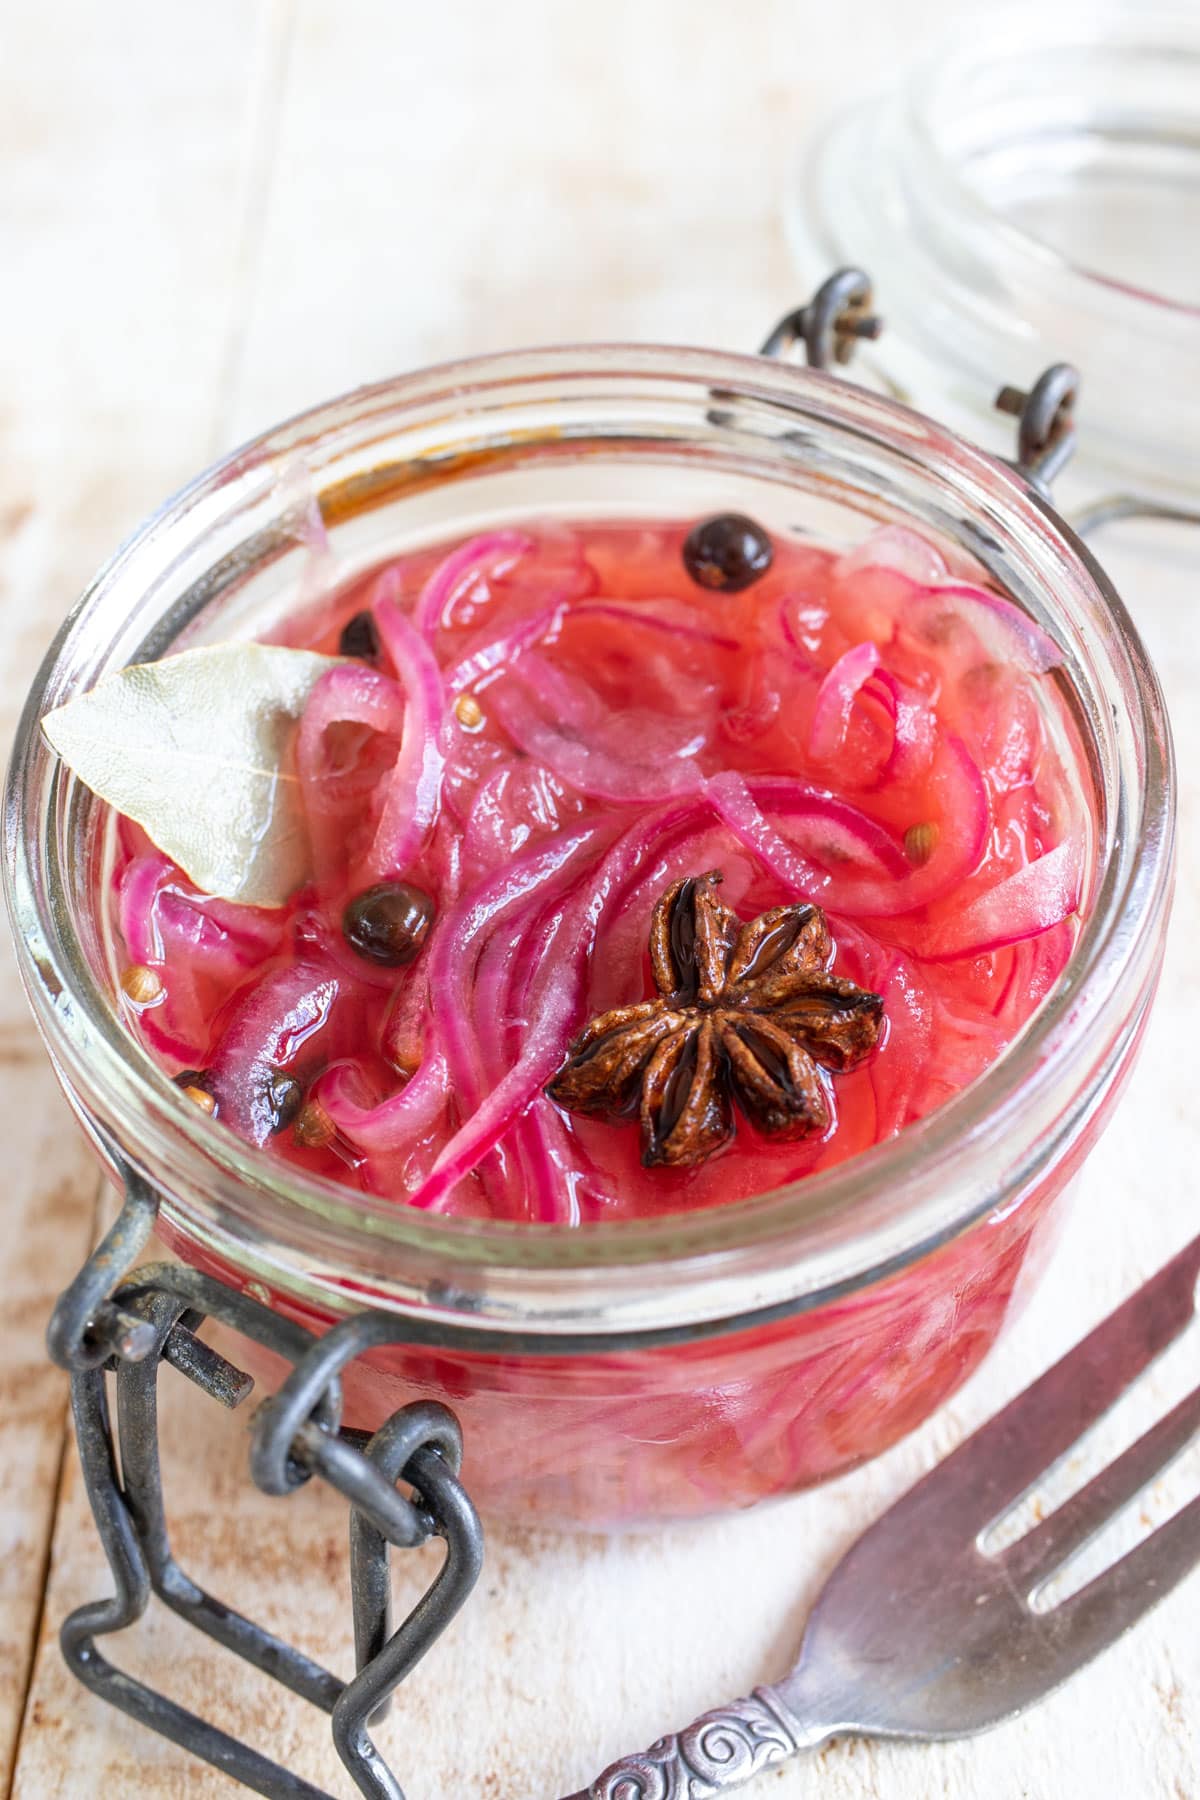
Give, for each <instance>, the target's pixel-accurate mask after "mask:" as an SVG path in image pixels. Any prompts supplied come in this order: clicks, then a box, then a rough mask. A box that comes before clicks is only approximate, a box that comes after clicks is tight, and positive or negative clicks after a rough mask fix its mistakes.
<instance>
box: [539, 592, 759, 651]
mask: <svg viewBox="0 0 1200 1800" xmlns="http://www.w3.org/2000/svg"><path fill="white" fill-rule="evenodd" d="M650 607H653V608H654V609H655V610H654V611H653V612H651V611H650V610H649V608H650ZM573 617H575V618H577V619H589V618H591V619H613V620H615V621H616V622H617V623H618V624H621V625H638V626H641V627H642V628H643V629H644V630H646V631H658V632H662V633H663V634H664V635H665V636H667V637H673V638H681V639H684V640H690V641H691V642H693V643H697V644H708V645H710V646H711V647H712V648H713V649H716V650H736V649H737V647H738V641H737V639H736V638H732V637H727V636H725V635H724V634H723V633H721V632H719V631H713V630H712V628H711V627H710V626H707V625H701V624H698V623H697V622H696V619H695V615H694V612H693V609H692V608H690V607H688V606H687V605H686V604H682V603H680V602H679V601H671V600H668V599H663V600H607V599H604V600H585V601H583V603H582V604H581V605H579V606H577V607H575V608H574V611H573Z"/></svg>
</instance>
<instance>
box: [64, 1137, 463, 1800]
mask: <svg viewBox="0 0 1200 1800" xmlns="http://www.w3.org/2000/svg"><path fill="white" fill-rule="evenodd" d="M157 1206H158V1196H157V1195H156V1194H155V1192H154V1190H153V1189H152V1188H151V1187H150V1186H149V1184H148V1183H146V1182H145V1181H144V1180H142V1179H141V1178H140V1177H139V1176H136V1175H135V1174H134V1173H133V1172H132V1171H128V1172H127V1189H126V1200H125V1205H124V1207H123V1208H122V1211H121V1214H120V1216H119V1218H118V1219H117V1221H116V1224H115V1225H114V1226H113V1228H112V1230H111V1231H110V1232H109V1233H108V1235H107V1236H106V1237H105V1239H104V1241H103V1243H102V1244H101V1245H100V1247H99V1248H98V1250H96V1251H95V1252H94V1253H93V1255H92V1256H91V1257H90V1258H89V1259H88V1262H87V1263H86V1264H85V1266H84V1268H83V1269H82V1270H81V1271H80V1273H79V1275H78V1276H77V1277H76V1279H75V1280H74V1281H73V1282H72V1283H71V1285H70V1287H69V1288H68V1289H67V1290H66V1292H65V1293H64V1294H63V1296H62V1298H61V1299H60V1301H59V1304H58V1306H57V1307H56V1309H55V1314H54V1318H53V1320H52V1322H51V1325H50V1329H49V1332H48V1340H49V1345H50V1352H51V1355H52V1356H53V1357H54V1359H55V1360H56V1361H57V1362H59V1363H61V1364H62V1365H63V1366H64V1367H65V1368H67V1369H69V1370H70V1372H71V1399H72V1408H73V1412H74V1419H75V1432H76V1438H77V1441H78V1445H79V1455H80V1461H81V1463H82V1467H83V1475H84V1481H85V1484H86V1487H87V1493H88V1499H89V1501H90V1503H91V1508H92V1515H93V1517H94V1519H95V1521H96V1528H97V1530H98V1532H99V1535H100V1539H101V1542H102V1544H103V1546H104V1551H105V1554H106V1556H107V1558H108V1563H109V1567H110V1569H111V1571H112V1575H113V1580H114V1583H115V1589H116V1591H115V1593H114V1594H113V1596H112V1597H111V1598H110V1599H106V1600H98V1601H93V1602H91V1603H89V1604H88V1605H85V1606H81V1607H79V1608H77V1610H76V1611H75V1612H73V1613H72V1614H71V1615H70V1617H69V1618H68V1619H67V1620H66V1621H65V1623H64V1624H63V1627H62V1633H61V1641H62V1648H63V1654H64V1656H65V1657H66V1660H67V1662H68V1664H69V1666H70V1667H71V1669H72V1670H73V1672H74V1673H75V1674H76V1675H77V1676H78V1677H79V1679H80V1680H81V1681H82V1682H84V1683H85V1685H86V1686H87V1687H89V1688H90V1689H91V1690H92V1692H93V1693H95V1694H98V1695H99V1696H100V1697H101V1698H102V1699H104V1700H106V1701H108V1702H109V1703H110V1704H111V1705H113V1706H117V1707H119V1708H120V1709H121V1711H122V1712H125V1713H128V1714H129V1715H130V1716H131V1717H132V1718H134V1719H136V1720H138V1721H139V1722H140V1723H141V1724H143V1725H145V1726H148V1727H149V1728H150V1729H151V1730H152V1731H156V1732H158V1733H160V1734H161V1735H162V1736H164V1737H167V1738H170V1739H171V1740H172V1741H173V1742H174V1743H176V1744H179V1745H180V1746H181V1747H182V1748H183V1749H185V1750H188V1751H191V1752H192V1753H193V1754H194V1755H196V1756H199V1757H202V1758H203V1759H204V1760H205V1761H206V1762H208V1763H211V1764H212V1765H213V1766H214V1767H216V1768H219V1769H221V1770H222V1771H223V1773H225V1774H227V1775H230V1776H232V1777H233V1778H234V1779H235V1780H237V1781H240V1782H242V1783H243V1784H244V1785H245V1786H246V1787H248V1788H251V1789H253V1790H254V1791H255V1792H256V1793H259V1794H265V1795H269V1796H273V1797H279V1800H282V1797H283V1796H287V1797H288V1800H329V1797H328V1796H327V1795H325V1794H324V1793H323V1791H322V1790H321V1789H318V1788H316V1787H314V1786H313V1785H312V1784H311V1783H310V1782H307V1781H305V1780H303V1779H302V1778H301V1777H299V1776H297V1775H293V1774H291V1773H289V1771H288V1770H286V1769H284V1768H283V1767H281V1766H280V1765H279V1764H278V1763H276V1762H273V1761H272V1760H271V1759H270V1758H268V1757H266V1756H264V1755H262V1754H261V1753H260V1752H258V1751H256V1750H253V1749H251V1748H250V1747H249V1746H248V1745H246V1744H243V1743H241V1742H240V1741H238V1740H237V1739H235V1738H233V1737H231V1736H230V1735H229V1734H228V1733H226V1732H224V1731H222V1730H221V1729H220V1728H219V1727H217V1726H216V1725H212V1724H209V1723H208V1722H207V1721H206V1720H204V1719H201V1718H199V1717H198V1716H197V1715H196V1714H195V1713H192V1712H189V1711H188V1710H187V1709H186V1708H185V1707H183V1706H180V1705H179V1704H178V1703H177V1702H175V1701H173V1700H170V1699H168V1698H167V1697H166V1696H165V1695H163V1694H161V1693H159V1692H158V1691H157V1690H156V1689H154V1688H151V1687H149V1686H148V1685H147V1684H146V1683H144V1682H142V1681H138V1680H135V1679H134V1678H133V1677H132V1676H129V1675H126V1674H125V1673H124V1672H123V1671H121V1670H120V1669H118V1668H116V1667H115V1665H114V1664H112V1663H111V1662H109V1661H108V1660H107V1658H105V1657H104V1656H103V1655H102V1654H101V1652H100V1650H99V1649H98V1648H97V1640H98V1639H100V1638H103V1637H106V1636H108V1635H110V1634H111V1633H113V1632H118V1631H122V1630H124V1629H125V1627H127V1626H129V1625H132V1624H134V1623H135V1621H136V1620H138V1619H139V1618H140V1617H141V1616H142V1614H143V1613H144V1612H145V1610H146V1607H147V1606H148V1604H149V1601H150V1596H151V1595H152V1594H157V1595H158V1596H159V1598H160V1599H161V1600H162V1601H163V1602H164V1603H165V1604H166V1605H167V1606H169V1607H170V1608H171V1610H172V1611H173V1612H175V1613H177V1614H178V1615H179V1616H180V1617H181V1618H183V1619H186V1620H187V1621H188V1623H189V1624H191V1625H193V1626H195V1628H196V1629H197V1630H199V1631H202V1632H204V1633H205V1634H206V1635H207V1636H208V1637H211V1638H213V1639H214V1640H215V1641H216V1642H217V1643H220V1644H222V1645H224V1646H225V1648H226V1649H229V1650H232V1651H233V1652H234V1653H235V1655H237V1656H240V1657H242V1658H243V1659H244V1660H245V1661H246V1662H249V1663H252V1664H253V1665H254V1667H255V1668H257V1669H260V1670H261V1671H262V1672H263V1673H264V1674H267V1675H270V1676H272V1677H273V1678H274V1679H275V1680H277V1681H280V1682H282V1683H283V1685H284V1686H285V1687H288V1688H290V1689H291V1690H292V1691H293V1692H294V1693H297V1694H299V1695H301V1696H302V1697H303V1698H304V1699H306V1700H309V1701H311V1702H312V1704H313V1705H314V1706H316V1707H319V1708H320V1709H321V1710H322V1711H323V1712H326V1713H328V1714H330V1715H331V1722H332V1732H333V1739H334V1743H335V1745H336V1747H337V1751H338V1754H339V1756H340V1757H341V1759H342V1762H343V1763H344V1765H345V1767H346V1768H347V1769H348V1770H349V1772H350V1774H351V1776H352V1777H353V1779H354V1782H355V1783H356V1785H357V1787H358V1789H359V1792H360V1793H362V1794H364V1795H366V1796H367V1797H368V1800H404V1794H403V1790H402V1788H401V1787H400V1784H399V1782H398V1781H397V1780H396V1778H395V1776H394V1775H393V1774H392V1773H391V1771H390V1770H389V1769H388V1768H387V1766H386V1764H385V1763H384V1762H383V1759H382V1758H381V1757H380V1755H379V1752H378V1751H377V1750H376V1748H375V1745H374V1743H373V1742H372V1740H371V1736H370V1732H369V1729H368V1727H369V1726H370V1725H371V1724H372V1723H373V1722H374V1721H375V1720H377V1719H379V1718H381V1717H382V1716H383V1713H384V1712H385V1711H386V1708H387V1703H388V1700H389V1697H390V1695H391V1694H392V1692H393V1691H394V1689H395V1688H396V1687H397V1686H398V1685H399V1683H400V1682H401V1681H402V1680H403V1679H404V1677H405V1676H406V1675H407V1674H408V1673H409V1672H410V1671H411V1670H412V1669H413V1668H414V1667H415V1666H416V1664H417V1663H418V1662H419V1661H420V1659H421V1657H422V1656H424V1654H425V1652H426V1651H427V1650H428V1649H429V1647H430V1646H431V1644H432V1643H433V1642H434V1641H435V1640H436V1638H437V1637H438V1636H439V1635H440V1634H441V1633H442V1632H443V1631H444V1630H445V1628H446V1626H447V1625H448V1624H449V1623H450V1621H451V1619H453V1617H454V1616H455V1614H456V1613H457V1612H458V1610H459V1608H460V1607H461V1606H462V1604H463V1602H464V1601H465V1600H466V1598H467V1596H468V1595H469V1594H470V1592H471V1589H472V1588H473V1586H474V1585H475V1582H476V1580H477V1578H478V1575H479V1571H480V1568H481V1565H482V1558H483V1534H482V1531H481V1528H480V1524H479V1520H478V1517H477V1515H476V1513H475V1509H474V1507H473V1506H472V1505H471V1502H470V1500H469V1498H468V1497H467V1494H466V1492H465V1491H464V1489H463V1487H462V1485H461V1483H460V1481H459V1479H458V1473H459V1469H460V1466H461V1461H462V1434H461V1432H460V1429H459V1425H458V1421H457V1419H456V1418H455V1417H454V1414H453V1413H452V1412H450V1411H449V1410H448V1409H447V1408H446V1407H444V1406H441V1405H439V1404H437V1403H436V1402H433V1401H421V1402H418V1403H416V1404H414V1405H411V1406H406V1407H403V1408H401V1410H400V1411H398V1412H396V1413H394V1414H393V1415H392V1417H391V1418H390V1419H388V1421H387V1422H386V1424H384V1425H383V1426H382V1427H381V1428H380V1429H379V1430H378V1431H377V1432H375V1434H374V1435H373V1436H371V1437H367V1436H366V1434H364V1433H359V1432H352V1431H349V1430H343V1429H340V1421H341V1409H342V1397H341V1380H340V1376H341V1372H342V1370H343V1369H344V1368H345V1367H346V1366H347V1365H348V1364H349V1363H350V1362H352V1361H353V1360H354V1358H355V1357H356V1356H358V1355H359V1354H360V1353H361V1351H362V1350H363V1349H365V1348H367V1347H368V1346H369V1345H370V1344H372V1343H378V1342H381V1341H392V1342H396V1341H402V1340H403V1337H404V1325H403V1321H401V1320H397V1319H395V1318H392V1317H388V1316H385V1315H383V1314H380V1313H372V1312H364V1313H359V1314H355V1315H354V1316H353V1317H351V1318H348V1319H345V1320H343V1321H342V1322H341V1323H340V1324H339V1325H337V1326H335V1327H334V1328H333V1330H332V1331H330V1332H328V1333H327V1334H326V1335H325V1336H324V1337H323V1338H321V1339H317V1338H315V1337H314V1336H313V1334H312V1333H311V1332H309V1331H306V1330H305V1329H304V1328H303V1327H302V1326H300V1325H297V1324H294V1323H293V1322H292V1321H291V1320H288V1319H285V1318H283V1317H282V1316H281V1315H280V1314H278V1313H276V1312H273V1311H272V1310H271V1309H270V1307H268V1306H264V1305H262V1304H261V1303H260V1302H259V1301H257V1300H255V1299H254V1298H252V1297H251V1296H249V1295H246V1294H239V1293H235V1292H234V1291H233V1290H232V1289H230V1288H227V1287H225V1286H224V1285H223V1284H222V1283H221V1282H219V1281H216V1280H215V1279H213V1278H212V1277H211V1276H207V1275H204V1274H201V1273H200V1272H199V1271H197V1270H195V1269H188V1268H182V1267H178V1266H176V1265H173V1264H165V1263H159V1264H152V1265H150V1266H148V1267H144V1268H140V1269H138V1270H137V1271H136V1273H134V1274H132V1275H130V1274H129V1270H130V1267H131V1265H132V1264H133V1262H134V1261H135V1260H136V1258H137V1256H138V1254H139V1252H140V1251H141V1249H142V1248H143V1247H144V1245H145V1243H146V1241H147V1240H148V1238H149V1235H150V1231H151V1228H152V1226H153V1224H154V1219H155V1215H156V1212H157ZM122 1277H124V1279H122ZM205 1319H215V1320H219V1321H220V1322H222V1323H224V1324H226V1325H229V1326H232V1327H233V1329H234V1330H236V1331H238V1332H240V1333H242V1334H243V1335H244V1336H246V1337H249V1338H251V1339H253V1340H254V1341H255V1342H257V1343H259V1344H262V1345H264V1346H265V1347H266V1348H267V1349H269V1350H271V1351H273V1352H274V1353H275V1354H276V1355H278V1356H281V1357H283V1358H285V1359H286V1360H287V1361H288V1362H290V1363H292V1364H293V1368H292V1371H291V1373H290V1375H289V1376H288V1378H287V1379H286V1380H285V1381H284V1383H283V1385H282V1387H281V1388H280V1389H279V1391H278V1393H277V1394H275V1395H274V1396H272V1397H271V1398H270V1399H268V1400H266V1401H265V1402H264V1403H263V1404H262V1405H261V1406H260V1407H259V1409H258V1413H257V1415H256V1417H255V1420H254V1426H253V1435H252V1449H251V1472H252V1474H253V1476H254V1479H255V1481H256V1482H257V1484H258V1486H259V1487H260V1488H262V1489H263V1490H264V1491H265V1492H266V1493H269V1494H280V1495H283V1494H288V1493H291V1492H292V1491H294V1489H296V1488H297V1487H299V1486H300V1485H301V1484H302V1483H304V1482H306V1481H308V1480H309V1479H310V1478H311V1477H312V1476H313V1475H319V1476H320V1477H321V1478H322V1480H324V1481H326V1482H328V1483H329V1485H330V1486H331V1487H334V1488H336V1489H337V1490H338V1491H339V1492H340V1493H342V1494H343V1495H344V1496H345V1497H346V1499H347V1500H349V1502H350V1506H351V1514H350V1590H351V1602H352V1610H353V1617H354V1640H355V1653H356V1666H357V1671H358V1672H357V1674H356V1675H355V1676H354V1678H353V1679H352V1680H350V1681H343V1680H342V1679H341V1678H340V1677H338V1676H336V1675H334V1674H332V1673H331V1672H330V1671H328V1670H326V1669H324V1668H322V1667H321V1666H320V1664H318V1663H315V1662H313V1661H312V1660H311V1659H310V1658H309V1657H307V1656H304V1655H303V1654H301V1652H299V1651H298V1650H296V1649H294V1648H292V1646H291V1645H289V1644H286V1643H284V1642H283V1641H282V1640H281V1639H279V1638H277V1637H275V1636H274V1635H273V1634H272V1633H271V1632H269V1631H267V1630H266V1629H265V1628H264V1627H263V1626H261V1625H258V1624H256V1623H255V1622H254V1621H253V1620H251V1619H247V1618H245V1617H243V1615H242V1614H240V1613H238V1612H235V1611H234V1610H233V1609H232V1608H231V1607H229V1606H227V1605H225V1604H224V1603H223V1602H221V1601H218V1600H216V1599H215V1598H214V1597H213V1596H211V1595H210V1594H208V1593H206V1592H205V1591H204V1589H203V1588H201V1587H200V1586H199V1585H198V1584H197V1583H196V1582H194V1581H193V1580H192V1579H191V1577H190V1576H189V1575H188V1574H187V1573H186V1571H185V1570H184V1569H182V1568H181V1567H180V1565H179V1564H178V1563H177V1562H176V1560H175V1557H174V1553H173V1551H172V1548H171V1543H170V1538H169V1534H168V1530H167V1522H166V1514H165V1508H164V1501H163V1486H162V1474H161V1468H160V1461H159V1443H158V1377H159V1370H160V1369H161V1367H162V1365H163V1364H164V1363H170V1364H171V1365H172V1366H173V1367H174V1368H175V1369H177V1370H178V1371H179V1372H180V1373H181V1374H183V1375H185V1376H186V1377H187V1378H188V1379H189V1380H190V1381H192V1382H194V1383H195V1384H196V1386H198V1387H200V1388H201V1389H202V1390H203V1391H204V1392H205V1393H207V1394H209V1395H210V1396H211V1397H212V1398H214V1399H216V1400H218V1401H220V1402H221V1404H222V1405H225V1406H229V1407H236V1406H239V1405H241V1404H242V1403H243V1402H244V1400H245V1399H246V1398H247V1396H248V1394H249V1393H250V1391H251V1389H252V1387H253V1385H254V1384H253V1382H252V1380H251V1378H250V1377H249V1376H248V1375H245V1374H244V1373H243V1372H242V1371H241V1370H239V1369H237V1368H235V1367H234V1366H233V1365H232V1364H231V1363H230V1362H229V1361H228V1360H227V1359H226V1358H225V1357H223V1356H221V1355H219V1354H218V1353H217V1352H216V1351H214V1350H213V1349H211V1348H210V1346H209V1345H207V1344H205V1343H204V1342H203V1341H202V1340H201V1339H200V1338H199V1337H198V1336H197V1335H196V1333H197V1331H198V1330H199V1328H200V1326H201V1325H202V1324H203V1322H204V1321H205ZM110 1374H111V1375H113V1376H114V1377H115V1400H116V1405H115V1416H114V1413H113V1412H112V1411H110V1407H109V1394H108V1387H107V1376H108V1375H110ZM398 1482H402V1483H404V1484H405V1486H406V1487H407V1489H408V1492H403V1491H401V1488H400V1487H398V1486H397V1483H398ZM433 1536H437V1537H440V1538H442V1539H443V1540H444V1542H445V1545H446V1556H445V1560H444V1562H443V1563H442V1566H441V1568H440V1570H439V1572H438V1574H437V1576H436V1578H435V1580H434V1582H433V1584H432V1586H431V1587H430V1588H429V1589H428V1591H427V1592H426V1593H425V1594H424V1595H423V1596H422V1598H421V1599H420V1601H419V1602H418V1603H417V1605H416V1606H415V1607H414V1608H413V1610H412V1611H411V1612H410V1613H409V1615H408V1617H407V1618H406V1619H405V1620H404V1621H403V1622H402V1623H401V1624H400V1625H399V1626H398V1627H396V1628H393V1625H392V1621H391V1616H390V1610H391V1599H390V1579H389V1556H390V1552H391V1549H392V1548H393V1547H395V1548H398V1549H407V1548H410V1547H413V1546H415V1545H418V1544H422V1543H425V1542H426V1541H427V1540H428V1539H429V1538H430V1537H433Z"/></svg>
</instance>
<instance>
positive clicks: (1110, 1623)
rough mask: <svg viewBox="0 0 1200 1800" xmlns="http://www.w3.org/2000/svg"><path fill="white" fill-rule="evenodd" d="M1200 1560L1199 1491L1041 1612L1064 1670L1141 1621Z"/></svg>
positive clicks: (1099, 1649)
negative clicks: (1074, 1590) (1116, 1559)
mask: <svg viewBox="0 0 1200 1800" xmlns="http://www.w3.org/2000/svg"><path fill="white" fill-rule="evenodd" d="M1197 1563H1200V1494H1198V1495H1197V1496H1196V1498H1195V1499H1194V1500H1190V1501H1189V1502H1188V1504H1187V1505H1186V1506H1185V1507H1183V1508H1182V1509H1181V1510H1180V1511H1179V1512H1177V1513H1175V1514H1174V1515H1173V1516H1172V1517H1171V1518H1169V1519H1168V1520H1167V1522H1166V1524H1165V1525H1160V1526H1159V1527H1158V1530H1157V1531H1152V1532H1151V1534H1150V1536H1149V1537H1147V1538H1143V1539H1142V1542H1141V1543H1140V1544H1137V1545H1135V1547H1134V1548H1133V1549H1132V1550H1131V1551H1130V1552H1129V1553H1128V1555H1127V1556H1123V1557H1122V1558H1121V1559H1120V1561H1119V1562H1115V1563H1113V1565H1112V1567H1111V1568H1108V1569H1105V1570H1104V1571H1103V1572H1102V1573H1101V1574H1099V1575H1097V1576H1096V1579H1095V1580H1094V1581H1089V1583H1088V1585H1087V1586H1086V1587H1085V1588H1080V1590H1079V1592H1078V1593H1077V1594H1072V1595H1071V1597H1070V1599H1068V1600H1064V1601H1063V1603H1062V1605H1061V1606H1056V1607H1053V1608H1052V1609H1051V1611H1049V1612H1047V1613H1042V1614H1040V1615H1038V1616H1039V1617H1040V1618H1041V1620H1042V1621H1043V1623H1044V1624H1045V1625H1047V1627H1048V1628H1049V1629H1050V1630H1051V1632H1052V1634H1053V1635H1054V1636H1055V1638H1056V1639H1057V1642H1058V1649H1059V1653H1060V1655H1061V1656H1062V1657H1063V1658H1064V1663H1063V1669H1062V1673H1063V1675H1064V1676H1065V1675H1067V1674H1069V1673H1070V1671H1071V1670H1072V1669H1077V1668H1079V1667H1081V1665H1082V1664H1083V1663H1085V1662H1089V1661H1090V1660H1091V1658H1092V1657H1093V1656H1096V1655H1097V1654H1098V1653H1099V1652H1100V1651H1101V1650H1103V1649H1104V1648H1105V1646H1106V1645H1108V1644H1111V1643H1112V1642H1113V1640H1114V1639H1115V1638H1118V1637H1120V1635H1121V1633H1122V1632H1123V1631H1128V1629H1129V1627H1130V1626H1131V1625H1136V1624H1137V1622H1138V1620H1139V1619H1140V1618H1141V1617H1142V1615H1143V1613H1148V1612H1149V1611H1150V1608H1151V1607H1152V1606H1155V1605H1157V1603H1158V1601H1160V1600H1161V1599H1163V1597H1164V1596H1165V1595H1166V1594H1169V1593H1170V1591H1171V1589H1172V1588H1173V1587H1174V1586H1175V1585H1176V1583H1177V1582H1180V1581H1182V1580H1183V1577H1184V1576H1185V1575H1186V1574H1188V1573H1189V1571H1190V1570H1192V1569H1193V1568H1195V1566H1196V1564H1197Z"/></svg>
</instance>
